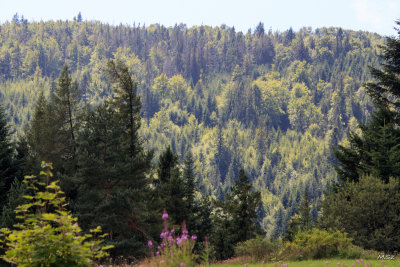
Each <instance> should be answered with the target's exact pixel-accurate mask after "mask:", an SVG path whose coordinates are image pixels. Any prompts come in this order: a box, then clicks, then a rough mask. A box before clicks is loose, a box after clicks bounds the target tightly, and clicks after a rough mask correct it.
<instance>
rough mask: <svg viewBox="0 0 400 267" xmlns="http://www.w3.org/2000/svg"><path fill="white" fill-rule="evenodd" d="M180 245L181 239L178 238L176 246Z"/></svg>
mask: <svg viewBox="0 0 400 267" xmlns="http://www.w3.org/2000/svg"><path fill="white" fill-rule="evenodd" d="M181 243H182V239H181V238H180V237H178V238H177V239H176V244H177V245H178V246H179V245H180V244H181Z"/></svg>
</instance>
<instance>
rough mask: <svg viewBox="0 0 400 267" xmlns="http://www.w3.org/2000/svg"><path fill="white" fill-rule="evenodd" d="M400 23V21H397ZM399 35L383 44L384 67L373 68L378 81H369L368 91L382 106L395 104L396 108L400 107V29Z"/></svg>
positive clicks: (389, 38)
mask: <svg viewBox="0 0 400 267" xmlns="http://www.w3.org/2000/svg"><path fill="white" fill-rule="evenodd" d="M396 24H397V25H400V21H397V22H396ZM397 32H398V34H399V36H398V37H397V38H395V37H388V38H386V43H385V46H381V49H382V52H383V53H382V55H381V58H382V59H383V60H384V62H382V63H381V65H382V67H383V69H378V68H373V67H372V68H371V73H372V76H373V77H374V78H375V79H376V82H370V83H367V86H366V88H367V91H368V93H369V94H370V96H371V97H372V99H373V100H374V102H375V103H376V104H377V105H378V106H380V105H384V106H393V107H395V108H396V109H398V108H399V107H400V78H399V74H400V39H399V37H400V30H399V29H398V30H397Z"/></svg>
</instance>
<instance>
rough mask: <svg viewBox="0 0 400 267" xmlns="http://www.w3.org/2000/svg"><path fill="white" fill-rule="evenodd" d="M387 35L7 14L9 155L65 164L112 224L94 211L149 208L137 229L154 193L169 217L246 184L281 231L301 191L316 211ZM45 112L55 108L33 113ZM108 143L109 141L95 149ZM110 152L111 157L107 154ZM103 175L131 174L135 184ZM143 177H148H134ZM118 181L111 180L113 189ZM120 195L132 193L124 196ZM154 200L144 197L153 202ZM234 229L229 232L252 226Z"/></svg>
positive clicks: (0, 53) (86, 209)
mask: <svg viewBox="0 0 400 267" xmlns="http://www.w3.org/2000/svg"><path fill="white" fill-rule="evenodd" d="M382 44H384V38H383V37H381V36H379V35H377V34H373V33H369V32H361V31H358V32H356V31H351V30H343V29H341V28H319V29H311V28H303V29H301V30H299V31H298V32H294V31H293V30H292V29H288V30H287V31H284V32H273V31H272V30H266V29H265V28H264V25H263V24H262V23H260V24H259V25H257V26H256V27H255V29H254V30H253V31H251V30H249V31H248V32H247V33H242V32H236V31H235V28H234V27H229V26H226V25H221V26H220V27H209V26H199V27H191V28H188V27H187V26H186V25H184V24H180V25H175V26H174V27H168V28H167V27H164V26H162V25H149V26H145V25H119V26H111V25H108V24H104V23H101V22H97V21H84V20H83V19H82V17H81V16H78V19H74V20H73V21H48V22H43V21H41V22H28V21H27V20H26V19H24V18H23V17H19V16H18V15H15V16H14V17H13V18H12V20H11V22H4V23H2V24H1V25H0V88H1V90H0V103H1V104H2V106H3V108H4V113H5V114H6V117H7V121H8V124H9V125H10V126H11V129H12V131H11V132H12V135H11V138H12V140H14V141H15V142H16V143H17V155H22V156H23V155H24V151H28V150H29V149H33V150H32V151H34V152H35V153H36V154H34V155H33V156H32V157H31V159H30V161H29V162H26V161H24V162H23V164H25V165H24V168H23V169H24V170H23V171H21V170H20V171H21V172H23V173H24V174H31V173H36V172H37V171H38V168H39V165H40V164H39V163H40V161H41V160H46V161H52V162H53V163H54V166H55V171H56V172H57V173H58V175H59V176H61V177H72V178H64V179H62V183H61V187H62V188H63V190H64V191H65V192H66V193H67V196H68V197H69V199H70V202H71V206H72V207H73V211H74V212H75V213H76V214H77V215H79V219H80V220H81V221H80V222H81V223H82V225H83V226H87V227H93V226H94V225H93V223H94V224H101V225H107V224H108V223H110V222H111V221H112V222H114V223H115V224H116V225H118V223H120V222H121V220H120V219H119V217H118V216H122V215H116V216H114V217H112V216H111V217H107V218H104V217H101V216H100V214H101V211H104V210H107V209H111V208H115V207H116V206H115V205H117V204H118V205H122V207H120V206H119V207H118V208H119V209H122V211H121V213H123V211H124V210H129V209H134V210H136V211H137V214H141V212H142V214H143V217H145V216H146V220H144V221H141V220H142V218H143V217H141V218H131V224H132V225H133V229H134V230H132V231H133V232H135V231H136V232H140V231H142V229H141V228H140V227H139V226H140V225H142V224H149V223H150V222H151V221H152V220H155V219H154V218H153V217H152V215H148V214H146V215H145V213H146V212H147V209H141V208H140V207H141V205H145V204H144V203H143V200H144V199H145V198H147V197H148V196H149V195H151V194H156V195H158V196H161V199H164V200H165V203H170V204H171V205H170V206H167V207H166V208H167V209H168V208H169V209H170V210H171V212H170V214H171V216H173V219H174V221H175V222H176V223H177V224H179V223H180V221H181V220H182V219H185V218H182V217H180V216H181V212H179V211H178V209H179V208H181V209H182V210H184V209H189V210H190V209H191V208H193V207H187V206H186V205H187V203H186V202H180V201H181V200H182V199H185V200H188V199H189V200H190V201H188V203H192V202H194V200H193V199H196V200H197V201H198V202H202V205H200V206H198V207H197V208H198V209H199V210H197V214H203V215H204V214H206V213H209V212H210V210H207V204H204V203H203V202H207V201H212V202H213V203H217V204H215V205H216V206H218V205H220V206H224V205H225V207H224V208H226V209H227V210H231V211H232V212H233V213H234V212H235V211H234V205H233V204H232V203H234V201H235V200H234V199H235V198H234V197H233V195H240V194H241V192H242V193H243V191H240V190H241V189H242V190H245V189H243V188H247V187H246V186H244V184H246V183H247V184H251V185H252V187H253V188H254V189H255V190H256V191H257V192H259V193H258V194H256V193H254V194H255V195H251V197H250V198H251V199H253V200H254V201H255V202H253V204H254V203H258V201H261V203H262V205H260V206H259V207H256V210H257V214H255V215H248V217H250V218H252V217H253V216H255V217H256V218H258V220H259V222H261V226H262V229H259V231H262V230H264V231H265V232H266V235H267V236H268V237H269V238H273V239H274V238H275V239H276V238H281V237H283V235H284V234H285V232H286V230H287V228H288V226H289V221H290V219H291V218H292V217H293V216H294V215H295V214H296V213H297V212H298V210H299V205H300V204H301V202H302V199H304V197H303V196H307V198H308V200H309V201H310V206H311V215H312V217H313V218H316V217H317V216H318V212H319V210H320V200H321V198H322V195H323V193H324V191H325V190H328V189H329V188H331V187H332V186H333V185H336V182H337V181H338V174H337V172H336V171H335V168H334V165H335V163H336V158H335V156H334V153H333V151H332V148H333V147H337V146H338V145H340V144H341V145H346V144H348V142H349V141H347V137H348V133H349V132H350V131H351V132H354V133H359V132H360V131H361V130H360V129H359V122H361V123H362V122H367V121H368V120H369V119H370V113H371V112H372V110H373V109H374V106H373V102H372V100H371V99H370V97H369V96H368V94H367V91H366V89H365V88H364V87H363V85H364V84H365V83H366V82H368V81H370V80H371V78H372V76H371V74H370V70H369V68H368V66H375V67H376V66H378V64H379V63H380V58H379V57H378V56H377V55H378V54H380V50H379V46H380V45H382ZM110 60H112V61H110ZM128 74H133V75H134V78H133V80H131V79H130V76H129V75H128ZM128 76H129V77H128ZM136 93H137V96H136ZM67 95H68V102H65V101H64V100H65V97H66V96H67ZM68 109H69V112H65V111H66V110H68ZM49 110H50V111H49ZM46 113H50V114H52V116H53V117H54V118H59V121H54V120H53V121H52V119H51V118H46V117H45V116H41V115H40V114H42V115H43V114H46ZM54 118H53V119H54ZM57 123H59V124H57ZM46 125H47V128H46ZM49 125H53V126H54V125H59V128H58V130H57V127H54V129H53V131H51V130H50V129H51V127H49ZM74 134H75V135H74ZM54 136H57V137H58V138H59V139H58V140H57V142H56V143H55V142H54V140H53V139H52V138H53V137H54ZM60 144H62V145H60ZM103 145H104V147H103V148H104V150H106V147H109V151H107V153H108V154H107V156H105V157H107V159H105V158H102V160H100V158H101V157H102V156H101V155H100V154H101V153H100V152H99V151H101V148H100V147H99V146H103ZM18 148H19V149H18ZM95 148H96V149H97V150H96V149H95ZM24 149H25V150H24ZM44 151H47V152H44ZM121 153H124V155H121ZM22 156H21V158H22ZM39 156H41V157H39ZM110 160H114V161H113V162H118V163H116V165H118V168H116V167H115V166H114V167H115V168H114V167H111V166H109V165H106V164H105V163H104V161H110ZM129 160H131V161H133V162H134V165H133V166H129V164H128V162H129ZM21 164H22V163H21ZM35 164H36V166H35ZM104 166H105V167H104ZM103 167H104V168H103ZM100 168H103V169H101V171H100ZM133 168H134V169H135V171H133V170H132V169H133ZM141 171H143V172H141ZM135 172H136V173H135ZM144 173H145V174H144ZM339 174H340V173H339ZM107 175H108V176H118V175H120V176H124V175H125V176H129V175H131V176H132V177H133V176H135V177H140V179H136V180H135V181H136V183H137V185H138V186H137V188H136V191H135V190H133V191H132V190H131V189H130V188H129V187H128V186H124V181H120V180H116V182H115V183H114V182H113V181H110V180H107V179H108V178H107V177H108V176H107ZM149 177H150V178H151V179H154V181H155V182H154V183H153V184H152V186H150V188H151V190H150V191H149V192H148V191H146V190H148V189H146V190H144V189H143V190H141V188H142V187H141V186H142V185H143V184H144V183H145V182H144V181H145V180H146V179H149ZM165 177H168V178H165ZM237 177H239V180H237ZM96 179H97V180H96ZM179 179H181V180H179ZM166 181H168V182H166ZM7 183H8V184H5V185H4V186H5V187H6V188H13V189H14V190H18V186H14V184H13V183H12V180H10V181H7ZM169 186H175V187H173V188H174V189H175V190H176V191H173V190H172V189H171V188H169ZM96 187H98V188H99V191H101V190H102V189H103V188H108V189H109V191H107V193H106V195H107V205H103V206H100V207H97V208H95V207H94V206H93V205H94V204H93V203H90V200H93V199H98V200H99V201H100V199H101V196H100V193H98V192H97V193H96V191H95V190H93V188H96ZM114 187H115V188H118V190H119V191H118V192H119V193H118V194H117V195H116V196H111V194H109V192H111V191H112V190H115V188H114ZM143 188H144V187H143ZM21 190H22V189H21ZM85 190H86V191H85ZM171 190H172V191H173V192H172V193H171ZM245 191H246V190H245ZM82 192H90V193H87V194H83V193H82ZM246 192H247V191H246ZM247 193H249V192H247ZM179 194H182V195H179ZM205 196H210V198H206V197H205ZM126 197H128V198H131V199H134V200H135V201H136V202H135V203H136V204H137V203H138V204H137V205H136V206H135V207H130V206H129V205H132V204H131V203H128V202H124V199H125V200H126ZM192 198H193V199H192ZM1 201H2V203H5V202H6V200H5V199H4V197H2V199H1ZM108 201H109V203H108ZM157 201H160V200H159V199H158V200H154V201H153V202H152V203H151V204H150V206H152V205H153V206H152V207H160V206H162V205H160V204H159V203H157ZM185 203H186V204H185ZM218 203H219V204H218ZM223 203H225V204H223ZM227 203H228V204H229V203H231V205H228V204H227ZM113 205H114V206H113ZM146 205H147V204H146ZM188 205H189V206H190V205H191V204H188ZM208 207H210V205H208ZM93 209H96V210H98V213H96V214H90V211H93ZM173 209H177V210H176V211H174V210H173ZM149 210H152V209H151V208H150V209H149ZM155 210H157V208H156V209H155ZM216 210H218V209H217V208H216ZM159 211H161V210H159ZM215 212H217V211H215ZM241 217H243V216H241ZM223 223H224V222H221V225H223ZM243 223H246V222H243ZM188 224H189V225H190V226H192V228H193V229H196V227H197V228H199V227H201V225H203V226H204V225H205V222H203V223H202V224H200V225H196V223H195V222H189V223H188ZM121 227H122V226H121ZM105 230H106V232H107V231H108V232H109V229H107V228H106V229H105ZM199 231H200V230H199ZM221 231H222V230H221ZM154 232H157V231H156V230H154ZM129 234H131V233H129V232H126V233H123V234H121V235H120V236H119V237H120V238H121V236H123V235H129ZM135 234H136V235H137V233H135ZM148 234H149V235H153V236H154V233H148ZM218 234H221V235H222V233H218V231H217V232H216V234H215V235H214V240H219V239H218ZM243 235H244V236H245V237H236V238H237V240H240V241H243V240H246V239H248V237H249V236H246V233H243ZM139 240H140V238H139ZM136 241H137V240H134V241H132V242H133V243H132V244H133V245H132V246H133V247H135V246H139V245H137V244H136V243H134V242H136ZM121 242H122V241H121ZM141 242H142V243H143V242H144V241H143V240H142V241H141ZM221 246H222V247H223V246H224V245H223V244H221ZM121 247H124V245H123V244H122V245H121V246H120V248H121ZM127 247H128V246H127ZM120 252H121V251H120ZM221 253H224V252H221ZM227 253H228V254H227V255H228V256H229V252H227ZM219 257H220V258H224V257H225V256H224V255H223V254H221V255H220V256H219Z"/></svg>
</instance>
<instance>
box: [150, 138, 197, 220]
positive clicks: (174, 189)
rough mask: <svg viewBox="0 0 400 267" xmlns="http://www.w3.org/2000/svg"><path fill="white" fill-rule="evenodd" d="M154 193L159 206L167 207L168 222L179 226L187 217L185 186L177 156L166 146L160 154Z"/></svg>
mask: <svg viewBox="0 0 400 267" xmlns="http://www.w3.org/2000/svg"><path fill="white" fill-rule="evenodd" d="M157 174H158V179H157V180H156V189H155V191H156V195H157V196H158V197H159V201H160V206H161V207H163V208H168V214H169V216H170V217H169V218H170V222H171V223H172V224H174V225H177V226H179V225H180V224H181V223H182V222H183V221H185V220H187V219H188V218H189V217H188V216H189V214H188V212H189V207H188V205H187V203H186V201H185V199H184V198H185V197H186V196H187V190H185V189H188V188H187V187H185V184H184V180H183V179H182V176H181V172H180V170H179V168H178V156H177V155H176V154H175V153H174V152H173V151H172V150H171V147H170V146H167V147H166V149H165V150H164V152H163V153H162V154H161V155H160V158H159V160H158V167H157Z"/></svg>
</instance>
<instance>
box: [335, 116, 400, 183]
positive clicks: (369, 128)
mask: <svg viewBox="0 0 400 267" xmlns="http://www.w3.org/2000/svg"><path fill="white" fill-rule="evenodd" d="M398 123H399V122H398V119H397V114H396V113H395V112H393V111H390V110H389V109H386V108H381V109H378V110H377V111H376V112H375V113H373V114H372V118H371V121H369V122H368V123H367V124H366V125H363V124H361V125H360V128H361V131H362V135H361V136H360V135H358V134H356V133H351V134H350V135H349V143H350V146H348V147H347V146H342V145H339V146H338V148H337V149H336V150H335V151H334V153H335V156H336V158H337V159H338V165H337V168H336V169H337V172H338V174H339V176H340V178H341V179H342V180H343V181H347V180H348V181H356V182H357V181H358V179H359V176H360V175H362V174H372V175H374V176H375V177H379V178H381V179H382V180H384V181H385V182H388V181H389V177H400V147H399V145H400V143H399V142H400V130H399V129H398V126H397V125H398Z"/></svg>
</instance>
